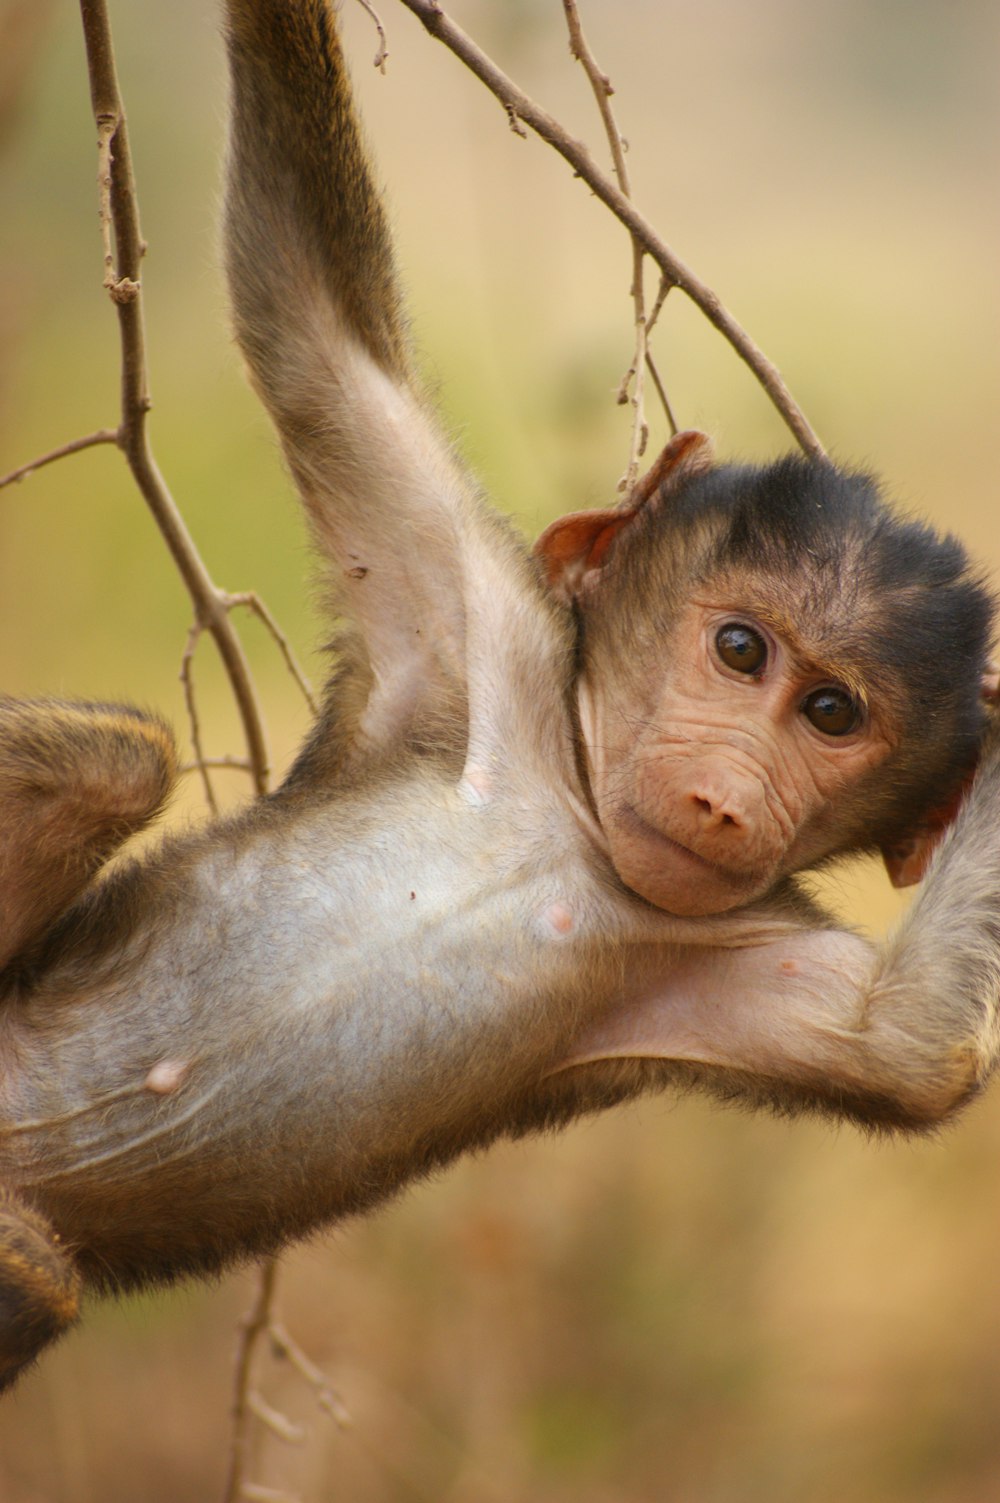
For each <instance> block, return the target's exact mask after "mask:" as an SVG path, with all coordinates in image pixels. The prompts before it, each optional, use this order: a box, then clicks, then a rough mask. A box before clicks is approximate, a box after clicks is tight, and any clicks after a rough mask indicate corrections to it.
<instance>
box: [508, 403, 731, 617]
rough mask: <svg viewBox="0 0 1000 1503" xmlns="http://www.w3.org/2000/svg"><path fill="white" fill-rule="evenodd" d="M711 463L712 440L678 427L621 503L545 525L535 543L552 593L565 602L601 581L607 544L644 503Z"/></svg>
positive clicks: (669, 491)
mask: <svg viewBox="0 0 1000 1503" xmlns="http://www.w3.org/2000/svg"><path fill="white" fill-rule="evenodd" d="M711 467H712V440H711V439H710V438H709V437H708V436H707V434H704V433H698V432H696V431H695V430H694V429H689V430H687V431H686V432H684V433H677V434H675V435H674V437H673V438H672V439H671V440H670V442H669V443H668V444H667V445H666V447H665V448H664V450H663V451H662V453H661V454H660V456H659V458H658V459H657V460H656V461H655V462H654V463H653V464H652V465H651V466H650V468H649V469H648V470H647V471H646V473H645V475H643V476H642V477H641V479H639V480H637V481H636V483H635V485H634V486H633V487H632V489H631V491H630V492H629V493H628V495H627V496H626V497H625V499H624V500H623V501H621V502H620V503H619V504H618V505H617V506H604V507H599V508H598V509H597V510H595V511H572V512H569V513H568V515H566V516H565V517H560V518H559V519H558V520H557V521H555V522H553V523H552V524H551V525H550V526H549V527H546V529H545V531H544V532H543V533H542V535H541V537H540V538H539V539H538V541H537V543H536V544H535V547H534V552H535V553H536V554H537V555H538V557H539V558H540V559H541V560H542V563H543V564H544V566H545V573H546V577H547V579H548V582H549V587H550V589H551V590H552V593H553V594H554V595H555V596H556V597H557V599H559V600H561V601H562V602H563V603H564V604H567V605H568V604H569V602H570V601H571V600H573V599H574V598H575V597H576V596H578V595H582V594H585V593H586V591H587V590H588V589H590V588H592V586H593V585H594V584H595V583H596V581H597V578H598V576H599V575H600V571H601V569H602V567H603V566H604V562H605V558H606V556H607V552H608V549H609V548H610V546H611V544H612V543H613V541H614V539H615V538H616V537H617V535H618V533H619V532H621V530H622V528H623V527H627V526H628V524H629V523H630V522H631V521H632V520H633V519H634V518H635V517H636V516H637V515H638V513H639V511H640V510H641V508H642V507H643V506H646V505H649V504H660V503H661V502H663V501H666V500H668V499H669V498H670V496H672V495H675V494H676V492H677V491H678V490H680V488H681V486H682V485H684V484H685V483H686V482H687V481H688V480H691V479H693V478H694V476H695V475H701V474H703V473H704V472H705V471H706V470H709V469H711Z"/></svg>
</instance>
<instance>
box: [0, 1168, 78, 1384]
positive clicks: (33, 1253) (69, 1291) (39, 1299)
mask: <svg viewBox="0 0 1000 1503" xmlns="http://www.w3.org/2000/svg"><path fill="white" fill-rule="evenodd" d="M58 1242H59V1239H58V1237H57V1236H56V1234H55V1233H54V1232H53V1230H52V1228H51V1227H50V1226H49V1224H48V1222H47V1221H45V1220H44V1218H43V1217H41V1216H39V1215H38V1214H37V1212H35V1211H32V1210H31V1209H30V1208H29V1207H28V1206H26V1205H24V1204H23V1202H22V1201H20V1200H18V1199H17V1197H16V1196H15V1195H13V1194H11V1193H10V1192H9V1191H7V1190H4V1189H2V1188H0V1393H2V1392H3V1390H4V1389H5V1388H8V1387H9V1386H10V1385H11V1384H12V1383H13V1382H14V1381H15V1379H16V1378H17V1377H18V1375H19V1374H20V1373H22V1372H23V1371H24V1369H25V1368H26V1367H28V1366H29V1364H30V1363H32V1362H33V1361H34V1360H35V1358H36V1357H37V1356H38V1354H39V1352H40V1351H41V1350H42V1348H43V1347H45V1346H47V1345H48V1343H49V1342H50V1341H54V1340H55V1339H56V1337H57V1336H61V1335H62V1333H63V1332H64V1331H65V1330H66V1329H67V1328H68V1327H69V1326H71V1325H72V1324H73V1322H74V1321H75V1320H76V1317H77V1312H78V1309H79V1296H80V1276H79V1274H78V1273H77V1271H76V1269H75V1268H74V1267H73V1264H72V1263H71V1261H70V1259H69V1258H68V1257H67V1255H66V1253H65V1252H63V1250H62V1249H61V1248H60V1247H59V1245H58Z"/></svg>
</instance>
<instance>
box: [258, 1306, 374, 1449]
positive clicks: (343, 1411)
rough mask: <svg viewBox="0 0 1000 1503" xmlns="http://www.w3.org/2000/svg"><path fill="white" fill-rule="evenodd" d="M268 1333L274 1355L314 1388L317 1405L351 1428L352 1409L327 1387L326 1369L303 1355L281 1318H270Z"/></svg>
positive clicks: (352, 1421)
mask: <svg viewBox="0 0 1000 1503" xmlns="http://www.w3.org/2000/svg"><path fill="white" fill-rule="evenodd" d="M268 1335H269V1336H270V1338H271V1346H272V1347H273V1349H274V1353H275V1356H277V1357H283V1358H284V1359H285V1360H286V1361H287V1362H289V1363H290V1364H291V1366H292V1367H294V1369H295V1371H296V1372H297V1373H298V1375H299V1377H300V1378H304V1379H305V1381H306V1382H307V1383H308V1384H309V1386H310V1388H311V1389H312V1390H313V1391H314V1393H315V1395H316V1402H317V1404H318V1405H319V1407H320V1408H321V1409H324V1410H325V1411H326V1413H327V1414H329V1415H330V1416H331V1418H332V1419H333V1420H335V1421H336V1423H337V1425H338V1426H339V1427H340V1429H341V1430H351V1429H353V1427H354V1420H353V1419H352V1417H351V1413H350V1411H349V1409H348V1408H347V1405H346V1404H345V1403H344V1401H343V1399H342V1398H341V1397H340V1395H339V1394H338V1393H337V1392H336V1391H335V1390H334V1389H333V1388H331V1387H330V1380H329V1378H328V1377H327V1376H326V1373H325V1372H323V1370H322V1369H321V1368H319V1367H317V1366H316V1364H315V1362H313V1361H312V1360H311V1358H309V1357H307V1356H306V1354H305V1352H304V1351H303V1350H302V1348H301V1347H300V1346H299V1344H298V1342H297V1341H295V1340H293V1338H292V1337H291V1336H290V1335H289V1333H288V1331H287V1330H286V1328H285V1327H284V1326H283V1325H282V1324H281V1322H280V1321H277V1320H274V1319H272V1320H271V1323H270V1326H269V1327H268Z"/></svg>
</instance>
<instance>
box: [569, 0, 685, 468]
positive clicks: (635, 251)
mask: <svg viewBox="0 0 1000 1503" xmlns="http://www.w3.org/2000/svg"><path fill="white" fill-rule="evenodd" d="M562 5H563V11H564V13H565V16H566V25H567V27H568V28H569V46H570V51H571V52H572V54H573V56H574V57H575V58H576V60H577V62H579V63H580V64H581V65H582V67H583V70H584V72H585V73H586V75H587V77H588V79H589V80H590V87H591V89H592V90H593V94H594V98H595V100H596V101H597V108H598V110H599V111H600V115H601V120H602V121H603V122H604V133H605V135H606V136H607V138H608V145H609V146H610V147H611V158H612V161H613V162H614V168H615V177H616V178H617V179H618V186H619V188H620V189H621V191H622V192H623V193H624V195H625V197H626V198H631V197H632V187H631V184H630V182H629V175H628V167H627V165H626V162H625V141H624V139H623V137H622V133H621V131H620V130H619V129H618V122H617V120H616V119H615V112H614V110H613V109H612V108H611V95H612V94H613V93H614V89H613V88H612V87H611V80H610V78H609V77H608V75H607V74H606V73H605V72H604V71H603V69H602V68H600V67H599V66H598V64H597V59H596V58H595V57H594V54H593V52H592V51H591V49H590V45H589V43H588V42H587V39H586V37H585V36H584V34H583V25H582V23H581V21H580V12H579V10H578V8H577V4H576V0H562ZM644 256H645V252H644V250H643V248H642V244H641V242H640V241H639V240H637V239H636V237H635V235H633V236H632V287H631V295H632V307H633V310H634V323H635V351H634V353H633V355H632V364H631V365H630V366H629V368H628V370H627V371H626V373H625V375H624V377H623V378H622V382H621V385H620V386H619V389H618V401H619V402H620V403H621V404H622V405H623V406H624V405H625V403H626V402H629V401H631V403H632V441H631V443H630V445H629V456H628V464H627V465H626V468H625V473H624V475H623V476H622V478H621V479H620V480H619V482H618V489H619V491H623V492H625V493H626V494H627V493H628V492H629V491H631V489H632V487H633V486H634V485H635V482H636V480H637V479H638V477H639V460H640V459H641V458H642V456H643V454H644V453H645V452H646V444H647V442H648V439H649V424H648V423H647V422H646V406H645V379H646V361H647V358H648V354H649V345H648V326H647V322H646V293H645V287H644V285H643V274H642V273H643V258H644ZM633 383H634V384H633ZM630 387H631V388H632V392H631V396H630V395H629V388H630ZM668 410H669V409H668Z"/></svg>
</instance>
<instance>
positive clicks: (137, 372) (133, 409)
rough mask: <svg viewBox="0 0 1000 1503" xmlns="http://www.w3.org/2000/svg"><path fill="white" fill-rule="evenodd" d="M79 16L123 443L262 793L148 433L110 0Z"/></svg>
mask: <svg viewBox="0 0 1000 1503" xmlns="http://www.w3.org/2000/svg"><path fill="white" fill-rule="evenodd" d="M80 13H81V16H82V18H83V34H84V41H85V44H86V49H87V69H88V74H89V77H90V93H91V102H92V105H93V110H94V119H95V122H96V124H97V136H98V154H99V174H100V188H101V214H102V235H103V241H104V248H105V249H104V260H105V275H104V285H105V286H106V287H107V288H108V291H109V293H110V295H111V297H112V300H113V301H114V303H115V309H116V311H117V314H118V325H119V334H120V339H121V351H122V388H121V401H122V421H121V427H120V429H119V439H118V441H119V444H120V446H121V449H122V451H123V453H124V454H125V458H126V459H127V461H128V465H129V468H130V470H131V471H132V475H133V477H134V478H135V482H136V485H137V486H138V487H139V490H140V491H141V492H142V495H143V497H144V499H145V501H146V504H147V506H148V507H149V509H150V511H151V512H152V514H153V517H154V519H155V521H156V525H157V527H158V528H159V530H160V533H161V535H162V537H163V540H164V542H165V543H166V545H167V547H168V548H169V550H170V554H171V556H172V558H173V560H174V563H175V565H176V567H177V570H178V572H179V574H180V576H181V578H182V579H183V581H184V584H185V585H186V587H187V590H188V593H189V595H190V596H191V600H192V602H193V604H194V610H195V620H196V621H197V623H198V625H199V626H200V627H202V628H203V629H204V630H205V631H208V632H210V633H211V635H212V638H213V640H214V641H215V645H216V647H217V648H218V651H219V655H220V656H221V658H222V661H223V665H224V667H225V670H226V673H227V675H228V677H229V682H230V684H231V685H232V690H233V695H234V697H235V699H236V703H237V706H238V709H239V713H240V720H241V722H242V725H243V734H244V737H245V739H246V744H247V756H248V759H249V761H250V764H251V766H252V768H253V780H254V786H255V788H256V790H257V792H258V793H264V792H265V791H266V789H267V782H268V773H269V761H268V752H267V745H266V742H265V739H264V728H263V721H262V717H261V713H260V708H259V706H258V703H257V698H256V695H255V693H254V688H253V682H252V679H251V676H250V669H249V665H248V664H247V660H246V656H245V654H244V652H243V648H242V646H241V645H240V641H239V638H238V637H237V635H236V633H235V631H234V630H233V626H232V623H231V621H230V620H229V613H228V608H227V605H226V597H225V594H224V592H223V591H221V590H219V589H218V588H217V587H216V585H215V584H214V583H213V581H212V579H211V577H210V575H209V573H208V570H207V569H206V568H205V565H204V564H203V562H202V560H201V556H200V555H199V553H198V550H197V548H196V547H195V545H194V541H193V539H192V537H191V535H190V533H189V532H188V529H187V526H186V525H185V523H184V520H183V518H182V517H181V514H180V512H179V511H178V509H177V505H176V503H175V502H174V499H173V497H172V496H171V494H170V491H169V490H168V488H167V485H166V482H165V481H164V479H163V476H162V475H161V474H160V471H159V468H158V467H157V464H156V460H155V458H154V457H153V453H152V449H151V448H150V444H149V439H148V435H147V432H146V416H147V413H148V411H149V407H150V400H149V391H148V381H147V375H146V358H145V341H144V332H143V322H142V292H141V284H140V267H141V263H142V257H143V252H144V249H145V247H144V245H143V241H142V236H141V234H140V231H139V214H138V209H137V206H136V197H135V183H134V181H133V177H132V161H131V155H130V152H129V143H128V130H127V128H126V122H125V110H124V106H123V104H122V100H121V94H120V92H119V89H118V79H117V76H116V70H115V60H114V51H113V48H112V43H111V30H110V26H109V23H108V14H107V6H106V4H105V0H80ZM112 230H113V236H114V247H113V250H112ZM116 257H117V260H116Z"/></svg>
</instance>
